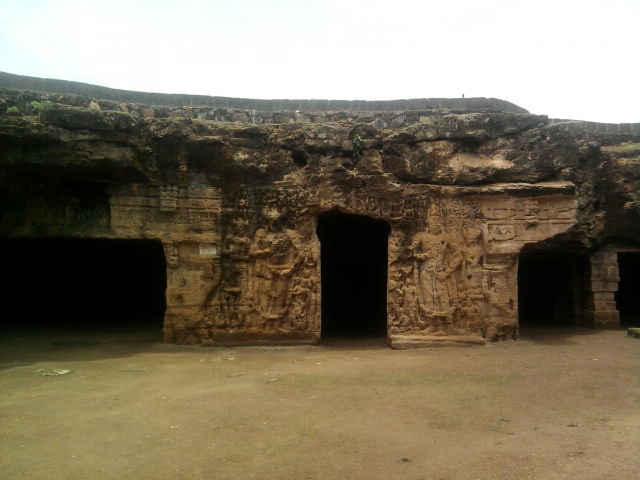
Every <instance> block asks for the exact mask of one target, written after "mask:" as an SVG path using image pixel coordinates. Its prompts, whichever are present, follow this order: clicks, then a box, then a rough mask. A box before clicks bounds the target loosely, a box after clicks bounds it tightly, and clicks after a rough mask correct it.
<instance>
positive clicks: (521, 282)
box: [518, 252, 589, 330]
mask: <svg viewBox="0 0 640 480" xmlns="http://www.w3.org/2000/svg"><path fill="white" fill-rule="evenodd" d="M588 277H589V267H588V256H587V255H586V254H579V253H566V252H540V253H521V254H520V259H519V263H518V318H519V323H520V328H521V329H525V330H526V329H527V328H530V327H533V328H535V327H562V326H571V325H576V326H579V325H581V324H582V320H583V319H582V317H583V311H584V305H585V302H586V300H587V289H586V285H587V283H586V282H587V281H588Z"/></svg>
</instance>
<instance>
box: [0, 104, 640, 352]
mask: <svg viewBox="0 0 640 480" xmlns="http://www.w3.org/2000/svg"><path fill="white" fill-rule="evenodd" d="M21 95H22V98H23V99H28V98H30V97H29V95H31V94H30V93H28V94H24V93H22V94H21ZM43 95H44V94H43ZM47 95H49V94H46V95H45V97H40V98H41V99H54V100H55V99H56V98H57V97H55V96H51V95H49V96H47ZM0 96H1V95H0ZM2 98H3V101H4V106H5V114H3V115H0V147H1V150H0V152H1V153H0V185H1V186H2V187H3V188H2V192H1V193H0V200H1V201H2V204H3V205H4V207H3V209H2V211H1V212H0V236H4V237H50V236H65V237H68V236H72V237H93V238H129V239H132V238H147V239H158V240H160V241H161V242H162V244H163V246H164V251H165V255H166V260H167V269H168V274H167V291H166V301H167V311H166V316H165V323H164V331H165V338H166V340H167V341H171V342H177V343H191V344H193V343H201V344H207V345H211V344H234V343H260V342H281V343H296V342H305V343H308V342H314V341H316V340H317V339H318V338H319V337H320V335H321V332H322V325H321V312H320V305H321V294H322V292H321V286H320V276H321V272H320V243H319V240H318V238H317V235H316V233H315V226H316V222H317V219H318V215H319V214H321V213H322V212H326V211H329V210H332V209H339V210H340V211H342V212H345V213H349V214H357V215H366V216H369V217H372V218H375V219H379V220H384V221H385V222H387V223H388V224H389V226H390V227H391V233H390V237H389V249H388V250H389V251H388V302H387V303H388V315H387V317H388V322H387V323H388V338H389V340H390V342H391V343H392V344H393V345H394V346H397V347H406V346H413V345H431V344H446V343H451V342H463V343H482V342H485V341H489V340H500V339H511V338H516V337H517V333H518V292H517V268H518V255H519V252H520V251H521V249H522V248H523V247H524V246H525V245H533V246H536V247H538V248H540V249H552V248H554V246H555V245H567V244H580V245H582V248H584V249H585V251H586V250H589V251H591V252H597V250H599V249H600V248H601V247H602V246H606V245H607V244H608V243H610V242H611V241H613V240H620V239H625V240H626V241H628V242H639V243H640V233H638V232H639V229H640V215H637V213H636V207H635V205H636V203H634V202H637V198H636V195H637V192H638V188H639V185H638V178H639V177H640V175H639V173H640V163H639V162H638V151H640V150H637V149H636V147H635V146H636V145H637V144H638V142H640V138H639V137H638V135H636V134H635V133H634V131H635V130H634V128H635V127H630V128H629V129H625V128H618V129H617V130H616V131H613V130H611V129H609V128H608V127H607V128H605V130H606V132H605V133H602V134H599V133H597V130H598V129H597V128H594V129H591V130H589V129H587V128H584V127H585V125H582V126H580V125H579V122H562V123H554V122H549V121H548V119H546V117H543V116H537V115H529V114H525V113H508V112H486V111H482V112H471V113H469V112H467V113H459V112H458V113H456V112H454V111H441V110H433V111H428V110H424V111H418V112H415V111H414V112H399V113H394V114H393V115H394V116H392V117H389V119H390V121H389V122H387V121H386V120H385V118H386V117H385V116H384V115H386V113H384V112H382V113H376V115H378V116H377V117H375V116H374V117H375V118H374V117H372V116H371V114H370V113H367V112H364V113H363V112H354V113H353V114H350V116H347V117H342V118H341V120H340V121H328V120H329V119H331V120H335V118H334V117H331V115H333V114H330V113H321V114H319V115H320V116H322V115H324V117H322V118H324V119H325V120H324V123H311V122H306V121H304V122H302V121H301V122H299V123H291V122H290V121H283V122H280V123H268V122H263V123H262V124H260V125H255V124H252V123H250V122H251V119H250V118H248V117H247V118H245V117H242V118H241V119H240V121H232V122H221V121H216V120H207V119H198V118H191V117H180V116H178V114H177V113H176V112H182V113H184V112H187V111H189V110H188V109H179V108H178V109H175V110H173V111H172V112H173V113H172V115H169V116H167V118H158V117H157V116H156V115H155V113H154V115H147V116H145V115H144V114H136V112H142V111H143V109H144V108H147V107H145V106H135V107H132V108H129V107H127V108H126V109H121V110H120V111H116V110H106V109H104V108H103V107H104V105H101V104H99V101H98V100H90V101H89V103H88V104H87V105H86V107H85V106H80V107H78V106H70V105H62V104H58V103H53V104H50V105H47V106H46V108H43V111H39V112H35V111H28V106H30V105H31V104H30V103H24V106H25V107H24V109H23V110H24V111H25V112H26V113H28V114H29V115H25V114H24V113H20V111H18V112H17V114H16V112H15V111H13V112H9V111H8V106H11V102H15V98H17V97H16V96H15V92H9V94H7V95H5V96H4V97H2ZM25 102H26V100H25ZM91 102H94V103H96V105H92V104H91ZM198 108H199V107H198ZM235 113H238V112H235ZM240 113H242V112H240ZM245 114H246V113H245ZM299 114H300V112H297V113H296V112H289V113H288V115H293V116H292V117H289V118H294V119H296V118H300V117H296V116H297V115H299ZM246 115H248V114H246ZM273 115H275V114H273ZM303 115H306V114H303ZM345 115H346V113H345ZM400 117H401V118H404V119H405V120H407V119H409V120H407V121H403V122H396V123H394V119H395V118H400ZM309 118H310V117H309ZM227 120H228V119H227ZM378 120H380V122H379V121H378ZM597 255H598V254H597V253H596V256H594V257H593V258H598V257H597ZM596 263H597V262H596ZM594 264H595V263H594ZM607 271H609V270H607ZM596 284H597V278H596V277H595V276H594V277H593V278H592V280H591V286H592V287H593V288H591V292H589V293H590V295H589V301H590V302H591V303H590V304H589V305H592V308H591V310H593V311H594V312H603V311H604V310H603V308H604V307H603V306H604V303H603V302H604V301H605V299H604V297H603V295H601V293H602V292H604V290H602V291H601V290H597V289H596V286H597V285H596ZM606 292H609V293H610V292H611V290H606ZM608 295H609V294H608ZM610 296H611V295H609V296H608V297H607V300H606V301H607V302H608V301H609V300H610V298H609V297H610ZM605 303H606V302H605ZM589 305H585V312H588V311H590V310H589ZM606 307H607V308H610V307H611V305H609V303H607V305H606ZM607 311H609V310H607ZM598 315H600V314H598ZM596 316H597V315H596ZM600 317H602V315H600V316H599V317H598V318H600ZM610 317H611V315H610ZM594 318H595V317H594ZM611 318H613V317H611ZM592 323H593V325H594V326H598V325H603V323H602V322H599V321H595V320H594V321H593V322H592ZM605 323H606V322H605ZM609 325H610V322H609Z"/></svg>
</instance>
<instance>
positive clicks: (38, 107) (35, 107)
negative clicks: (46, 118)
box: [30, 100, 51, 115]
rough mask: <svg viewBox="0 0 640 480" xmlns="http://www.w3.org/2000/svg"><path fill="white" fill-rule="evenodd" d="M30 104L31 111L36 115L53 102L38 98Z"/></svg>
mask: <svg viewBox="0 0 640 480" xmlns="http://www.w3.org/2000/svg"><path fill="white" fill-rule="evenodd" d="M30 105H31V111H32V112H33V113H34V114H35V115H40V114H41V113H42V112H43V111H44V109H45V108H47V107H48V106H49V105H51V102H50V101H49V100H44V101H42V102H38V101H37V100H34V101H33V102H31V103H30Z"/></svg>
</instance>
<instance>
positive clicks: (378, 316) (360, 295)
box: [316, 210, 391, 338]
mask: <svg viewBox="0 0 640 480" xmlns="http://www.w3.org/2000/svg"><path fill="white" fill-rule="evenodd" d="M390 231H391V228H390V226H389V224H388V223H387V222H385V221H382V220H375V219H373V218H370V217H366V216H363V215H348V214H344V213H342V212H339V211H337V210H331V211H329V212H325V213H322V214H320V215H319V217H318V227H317V230H316V232H317V234H318V238H319V239H320V245H321V273H322V331H321V336H322V338H336V337H338V338H339V337H343V338H366V337H386V335H387V269H388V265H387V263H388V259H387V256H388V254H387V250H388V240H389V232H390Z"/></svg>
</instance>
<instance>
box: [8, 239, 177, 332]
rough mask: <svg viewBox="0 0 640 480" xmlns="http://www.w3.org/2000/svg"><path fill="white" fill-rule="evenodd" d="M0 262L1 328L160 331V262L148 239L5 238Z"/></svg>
mask: <svg viewBox="0 0 640 480" xmlns="http://www.w3.org/2000/svg"><path fill="white" fill-rule="evenodd" d="M0 252H1V253H0V268H1V269H2V285H1V288H0V301H1V302H2V305H3V307H2V309H3V312H4V314H3V320H2V323H3V325H4V326H5V327H29V328H31V327H46V328H69V327H72V328H73V329H74V330H85V329H86V330H113V329H118V328H125V327H127V328H128V327H135V328H137V327H142V328H145V329H146V328H148V329H149V330H150V331H153V332H157V333H158V334H161V332H162V323H163V318H164V311H165V306H166V305H165V289H166V262H165V257H164V251H163V248H162V244H161V243H160V242H158V241H153V240H111V239H109V240H106V239H97V240H96V239H60V238H56V239H4V240H0Z"/></svg>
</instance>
